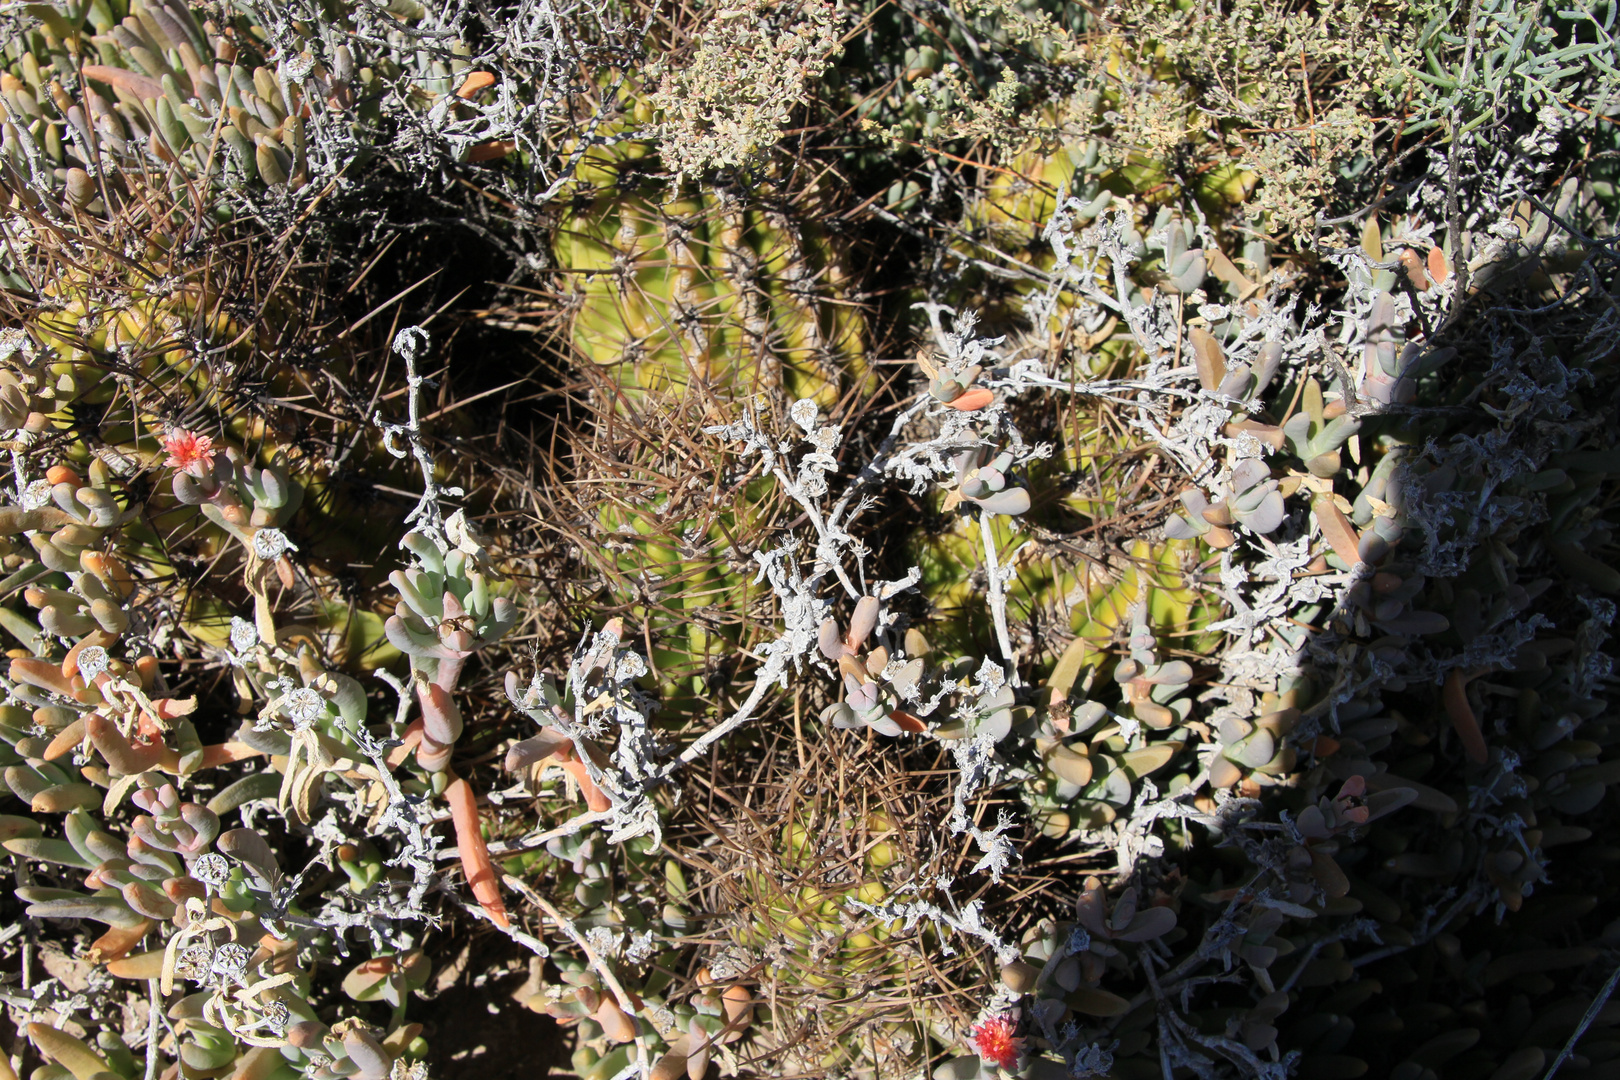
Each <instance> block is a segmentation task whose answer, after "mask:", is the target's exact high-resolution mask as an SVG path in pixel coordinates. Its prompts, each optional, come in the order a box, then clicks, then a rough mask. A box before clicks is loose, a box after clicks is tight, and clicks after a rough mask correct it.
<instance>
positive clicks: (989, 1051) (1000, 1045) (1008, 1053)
mask: <svg viewBox="0 0 1620 1080" xmlns="http://www.w3.org/2000/svg"><path fill="white" fill-rule="evenodd" d="M1014 1030H1015V1027H1014V1024H1013V1021H1012V1018H1011V1017H1009V1016H992V1017H991V1018H990V1019H988V1020H983V1021H980V1023H979V1025H978V1026H977V1027H975V1028H974V1029H973V1048H974V1049H975V1050H977V1051H978V1052H979V1056H980V1057H982V1058H983V1059H984V1060H986V1061H988V1062H990V1064H992V1065H994V1066H996V1067H997V1068H1001V1069H1006V1070H1008V1071H1009V1072H1010V1071H1012V1070H1013V1069H1016V1068H1017V1067H1018V1059H1019V1057H1021V1056H1022V1055H1023V1053H1024V1040H1023V1039H1020V1038H1019V1037H1018V1036H1017V1035H1014V1034H1013V1031H1014Z"/></svg>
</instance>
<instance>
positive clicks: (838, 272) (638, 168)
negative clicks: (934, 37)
mask: <svg viewBox="0 0 1620 1080" xmlns="http://www.w3.org/2000/svg"><path fill="white" fill-rule="evenodd" d="M774 187H775V185H771V184H767V185H766V186H765V188H764V189H762V190H760V191H758V192H754V193H751V195H747V196H745V195H743V194H740V193H734V192H730V191H726V190H725V189H720V188H712V187H706V186H705V187H699V186H696V185H690V184H687V185H682V186H681V187H679V188H676V187H674V186H673V185H672V182H671V181H670V180H669V178H668V177H666V176H664V175H662V174H661V173H659V172H658V171H657V170H656V158H655V157H654V156H653V153H652V149H651V147H650V146H649V145H648V144H647V143H645V142H641V141H636V140H630V141H626V142H621V143H618V144H616V145H614V146H612V147H595V148H592V149H591V150H590V151H588V152H587V154H586V155H585V159H584V161H583V162H581V164H580V166H579V170H578V174H577V177H576V180H575V184H574V188H573V190H572V193H571V195H570V196H569V205H568V210H567V212H566V213H565V214H564V215H563V217H562V220H561V221H560V223H559V225H558V228H557V231H556V234H555V238H554V241H553V247H554V251H555V254H556V258H557V266H558V269H559V270H561V271H563V272H564V273H565V274H566V275H567V279H566V281H565V283H564V284H565V287H567V288H568V289H569V291H570V294H571V300H570V303H571V304H572V306H573V343H574V348H575V350H576V351H577V353H578V354H579V355H580V356H581V358H582V359H584V360H585V361H587V362H589V363H591V364H594V365H598V366H600V367H602V368H604V369H606V370H608V371H609V372H610V373H611V375H612V377H613V379H614V381H615V383H616V384H617V385H618V387H619V388H620V392H621V393H622V395H623V397H624V400H625V401H626V402H628V403H629V404H630V405H632V406H633V407H637V408H642V407H646V406H647V405H649V404H651V403H653V402H656V401H658V400H659V399H660V398H670V397H673V398H679V397H681V396H683V395H685V394H687V393H689V392H692V391H693V390H697V389H699V388H701V389H703V390H706V391H709V392H712V393H714V394H715V395H717V396H718V397H719V398H720V399H722V400H728V399H729V400H741V399H745V398H748V397H750V396H751V395H754V394H758V393H765V394H768V395H770V396H772V397H773V398H776V399H777V400H782V399H784V398H785V400H788V401H794V400H798V399H800V398H806V397H808V398H814V399H816V400H817V401H818V402H819V403H820V404H821V405H822V406H824V407H830V406H832V405H833V404H835V403H836V402H837V401H838V400H839V399H840V398H841V397H842V396H843V395H844V394H845V393H846V392H848V391H849V390H851V389H853V388H860V387H865V386H866V385H867V384H868V380H869V378H870V375H869V370H868V367H867V364H866V359H865V355H864V348H865V340H864V339H865V317H864V315H863V313H862V311H861V308H860V306H859V304H858V302H857V299H856V297H855V295H854V271H853V268H852V267H851V265H850V263H849V257H848V254H847V252H846V251H845V250H844V249H843V246H842V245H841V244H840V243H839V242H838V241H837V240H836V239H835V238H834V237H832V236H830V235H829V234H828V233H827V232H826V231H825V229H824V228H823V227H822V226H820V225H819V224H817V223H816V221H815V215H816V213H817V212H818V210H820V209H821V205H822V204H824V203H825V202H826V201H827V198H826V195H825V194H824V193H821V192H818V191H815V190H811V191H809V192H795V193H794V194H793V211H792V213H793V214H794V215H808V216H806V217H798V216H789V212H788V211H787V210H786V202H785V199H784V198H783V196H782V195H781V194H779V193H777V192H775V191H774V190H773V189H774Z"/></svg>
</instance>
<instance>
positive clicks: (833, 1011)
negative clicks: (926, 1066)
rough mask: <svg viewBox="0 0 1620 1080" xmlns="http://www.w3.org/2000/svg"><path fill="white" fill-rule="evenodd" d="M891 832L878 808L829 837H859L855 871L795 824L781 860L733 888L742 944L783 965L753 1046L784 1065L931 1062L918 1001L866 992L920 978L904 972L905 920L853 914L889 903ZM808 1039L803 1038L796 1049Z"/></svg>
mask: <svg viewBox="0 0 1620 1080" xmlns="http://www.w3.org/2000/svg"><path fill="white" fill-rule="evenodd" d="M892 830H893V826H892V825H891V823H890V822H889V820H888V819H887V817H886V816H885V815H884V814H882V813H881V812H874V813H871V814H869V815H868V816H867V819H866V820H865V822H864V823H863V822H861V821H859V820H857V819H850V820H846V821H844V822H842V824H841V825H840V826H838V827H836V828H834V829H833V830H831V835H832V837H833V838H836V837H837V836H839V835H851V836H856V837H859V838H860V840H859V845H860V847H861V849H862V851H861V854H860V855H859V857H858V860H857V865H856V866H855V867H848V866H847V861H846V860H844V859H842V858H835V859H831V860H830V858H829V852H828V851H827V850H824V845H826V844H827V843H828V842H829V835H828V831H827V830H826V828H825V827H824V826H818V825H816V824H815V823H813V822H811V821H808V820H794V821H790V822H789V823H788V824H786V825H784V826H782V829H781V832H780V834H779V838H778V847H777V856H778V861H777V862H776V863H775V864H774V865H772V866H758V867H748V868H745V869H744V870H743V873H742V876H741V878H740V879H739V881H738V882H737V886H736V888H737V890H738V892H737V896H736V902H737V904H738V907H737V911H736V915H735V918H736V919H737V920H738V928H737V931H736V941H737V943H738V944H739V945H742V946H743V947H745V948H748V949H750V950H752V951H754V952H755V953H759V954H764V955H772V956H777V957H780V960H779V961H778V962H777V963H775V964H773V965H771V967H770V969H769V970H768V973H767V975H766V977H765V982H764V985H763V986H762V987H761V989H762V991H763V992H764V993H765V994H766V996H767V998H768V999H769V1000H771V1001H772V1002H773V1003H774V1008H773V1009H772V1011H771V1016H770V1021H769V1022H768V1023H765V1024H762V1025H761V1028H760V1030H759V1031H758V1033H757V1034H756V1035H755V1038H754V1043H753V1044H752V1045H753V1046H754V1047H755V1049H756V1051H757V1052H762V1053H765V1054H768V1055H771V1056H772V1058H773V1060H778V1061H780V1062H781V1065H782V1066H783V1067H785V1068H787V1069H790V1070H792V1071H795V1072H797V1071H800V1070H804V1071H810V1072H820V1073H822V1074H824V1075H825V1074H832V1073H841V1074H845V1075H852V1076H876V1075H889V1074H890V1072H891V1071H893V1072H896V1073H898V1072H899V1071H901V1070H903V1069H904V1068H906V1067H907V1066H911V1067H915V1066H916V1064H918V1063H920V1062H921V1061H923V1060H925V1058H926V1055H927V1050H928V1047H929V1040H928V1038H927V1035H926V1031H927V1028H926V1026H925V1024H924V1023H923V1022H922V1018H921V1017H919V1016H916V1015H913V1010H912V1007H911V1005H910V1004H909V1003H908V1002H905V1001H904V1000H903V999H902V1000H888V998H889V997H890V995H888V994H886V993H884V992H883V991H882V990H879V991H878V993H877V995H876V999H874V998H873V997H872V996H870V995H869V993H863V992H862V990H861V988H863V987H866V988H891V987H896V986H900V985H904V984H906V983H908V982H909V981H911V980H913V979H915V978H917V977H918V973H917V972H915V971H913V970H911V969H910V968H909V967H908V965H907V962H906V959H905V956H906V955H908V954H906V953H904V952H897V950H896V949H895V942H894V939H895V937H896V935H897V934H898V933H899V930H900V925H901V924H900V923H899V922H893V923H890V922H886V921H884V920H882V919H874V918H872V917H871V916H869V915H865V914H863V913H861V912H860V911H859V910H856V909H852V908H850V907H849V906H848V904H849V902H851V901H858V902H860V903H863V904H880V903H882V902H883V901H884V900H885V899H886V898H888V896H889V892H890V887H891V883H892V881H893V880H894V875H895V874H896V873H897V872H898V870H899V869H900V867H899V864H900V862H901V861H902V856H901V852H900V850H899V847H898V845H897V844H896V842H895V839H891V838H889V837H890V836H891V835H892ZM832 843H834V844H836V843H837V840H836V839H833V840H832ZM851 869H852V870H855V872H854V873H853V875H851V874H849V873H848V872H847V871H848V870H851ZM852 918H853V920H854V921H853V922H852V921H851V919H852ZM807 1025H808V1027H807ZM802 1036H807V1038H804V1039H803V1041H800V1040H801V1037H802ZM874 1069H876V1070H877V1071H874Z"/></svg>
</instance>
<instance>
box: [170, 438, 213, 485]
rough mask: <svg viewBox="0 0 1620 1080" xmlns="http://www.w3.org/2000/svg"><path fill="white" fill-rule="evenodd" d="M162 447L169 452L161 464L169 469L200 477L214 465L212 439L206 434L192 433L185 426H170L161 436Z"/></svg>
mask: <svg viewBox="0 0 1620 1080" xmlns="http://www.w3.org/2000/svg"><path fill="white" fill-rule="evenodd" d="M163 449H164V450H166V451H168V454H169V457H168V460H166V461H165V462H164V463H163V464H165V465H167V466H169V468H171V469H179V470H181V471H182V472H188V473H190V474H191V475H192V476H198V477H200V476H203V475H206V474H207V472H208V471H209V470H210V469H212V468H213V467H214V440H213V439H210V438H209V437H208V436H207V435H193V434H192V433H191V432H189V431H187V430H186V429H185V428H170V429H169V433H168V435H166V436H164V438H163Z"/></svg>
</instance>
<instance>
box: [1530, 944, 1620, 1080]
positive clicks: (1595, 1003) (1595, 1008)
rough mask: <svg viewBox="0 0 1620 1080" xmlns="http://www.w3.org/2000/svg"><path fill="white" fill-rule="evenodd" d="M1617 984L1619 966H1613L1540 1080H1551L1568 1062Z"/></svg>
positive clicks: (1618, 980) (1619, 972)
mask: <svg viewBox="0 0 1620 1080" xmlns="http://www.w3.org/2000/svg"><path fill="white" fill-rule="evenodd" d="M1617 983H1620V965H1616V966H1615V969H1614V971H1613V972H1612V973H1610V975H1609V981H1608V982H1606V983H1604V984H1603V989H1601V990H1599V991H1598V995H1597V997H1595V998H1593V999H1592V1004H1591V1005H1590V1006H1589V1007H1588V1008H1587V1010H1586V1015H1585V1016H1582V1017H1581V1022H1580V1023H1579V1024H1577V1025H1575V1030H1574V1031H1572V1032H1570V1035H1569V1039H1568V1040H1567V1041H1566V1042H1565V1043H1564V1048H1563V1049H1562V1050H1560V1051H1558V1056H1557V1057H1555V1058H1553V1063H1552V1064H1551V1065H1550V1066H1548V1068H1547V1074H1546V1075H1545V1076H1543V1077H1542V1078H1541V1080H1552V1078H1553V1075H1554V1074H1555V1073H1557V1072H1558V1070H1559V1069H1560V1068H1562V1067H1563V1064H1564V1062H1566V1061H1568V1060H1569V1059H1570V1057H1571V1056H1572V1055H1573V1054H1574V1053H1575V1044H1576V1043H1578V1042H1580V1041H1581V1036H1582V1035H1585V1034H1586V1029H1587V1028H1589V1027H1591V1026H1592V1021H1594V1020H1596V1019H1597V1015H1598V1013H1600V1012H1602V1011H1603V1006H1605V1005H1607V1004H1608V1003H1609V998H1610V996H1611V995H1612V994H1613V993H1614V988H1615V984H1617Z"/></svg>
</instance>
